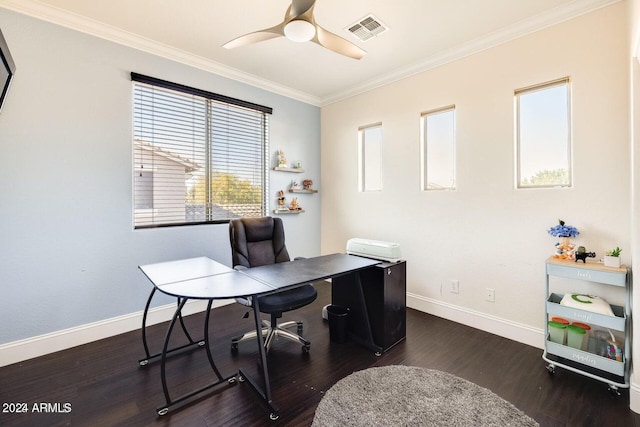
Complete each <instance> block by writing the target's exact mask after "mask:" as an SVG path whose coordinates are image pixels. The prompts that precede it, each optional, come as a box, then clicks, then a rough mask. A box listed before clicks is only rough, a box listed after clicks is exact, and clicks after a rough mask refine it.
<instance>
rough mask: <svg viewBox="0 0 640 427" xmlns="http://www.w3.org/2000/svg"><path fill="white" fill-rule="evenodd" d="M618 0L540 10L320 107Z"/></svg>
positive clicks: (590, 0) (595, 0)
mask: <svg viewBox="0 0 640 427" xmlns="http://www.w3.org/2000/svg"><path fill="white" fill-rule="evenodd" d="M621 1H623V0H574V1H572V2H571V3H568V4H566V5H564V6H559V7H556V8H554V9H551V10H548V11H545V12H542V13H540V14H538V15H536V16H534V17H532V18H528V19H525V20H522V21H519V22H516V23H514V24H513V25H510V26H508V27H506V28H502V29H500V30H498V31H495V32H493V33H489V34H487V35H485V36H482V37H479V38H476V39H475V40H471V41H469V42H467V43H463V44H461V45H458V46H456V47H454V48H452V49H448V50H444V51H441V52H439V53H436V54H435V55H432V56H430V57H429V58H427V59H426V60H424V61H421V62H418V63H416V64H413V65H411V66H409V67H406V68H403V69H398V70H396V71H394V72H392V73H389V74H386V75H383V76H380V77H377V78H375V79H372V80H369V81H366V82H363V83H362V84H361V85H359V86H356V87H353V88H351V89H349V90H348V91H344V92H341V93H336V94H333V95H331V96H329V97H326V98H323V99H322V102H321V106H326V105H329V104H333V103H335V102H339V101H342V100H345V99H347V98H351V97H353V96H356V95H359V94H362V93H364V92H368V91H370V90H373V89H376V88H379V87H382V86H386V85H388V84H391V83H394V82H397V81H399V80H402V79H405V78H407V77H411V76H413V75H416V74H419V73H422V72H424V71H428V70H431V69H434V68H437V67H439V66H442V65H444V64H448V63H450V62H454V61H457V60H460V59H462V58H465V57H467V56H471V55H473V54H475V53H478V52H482V51H483V50H487V49H490V48H492V47H495V46H498V45H500V44H503V43H507V42H510V41H512V40H515V39H518V38H520V37H523V36H526V35H528V34H532V33H535V32H537V31H540V30H543V29H545V28H548V27H551V26H553V25H557V24H560V23H562V22H565V21H568V20H570V19H573V18H576V17H578V16H581V15H584V14H587V13H589V12H593V11H595V10H598V9H601V8H604V7H607V6H610V5H612V4H614V3H619V2H621Z"/></svg>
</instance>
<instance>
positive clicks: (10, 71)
mask: <svg viewBox="0 0 640 427" xmlns="http://www.w3.org/2000/svg"><path fill="white" fill-rule="evenodd" d="M0 59H1V60H2V61H0V62H1V66H0V85H1V89H2V92H1V93H0V111H2V106H3V105H4V100H5V98H6V97H7V92H9V85H10V84H11V80H12V79H13V75H14V73H15V72H16V64H15V63H14V62H13V58H11V53H9V46H7V42H6V40H5V39H4V37H3V35H2V31H0Z"/></svg>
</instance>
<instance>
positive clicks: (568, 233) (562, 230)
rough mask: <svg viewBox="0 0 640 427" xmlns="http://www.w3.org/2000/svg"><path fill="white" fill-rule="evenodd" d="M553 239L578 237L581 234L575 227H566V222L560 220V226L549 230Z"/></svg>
mask: <svg viewBox="0 0 640 427" xmlns="http://www.w3.org/2000/svg"><path fill="white" fill-rule="evenodd" d="M547 233H549V234H550V235H551V236H553V237H576V236H577V235H578V234H580V232H579V231H578V229H577V228H575V227H574V226H573V225H564V221H563V220H561V219H559V220H558V225H556V226H555V227H551V228H550V229H548V230H547Z"/></svg>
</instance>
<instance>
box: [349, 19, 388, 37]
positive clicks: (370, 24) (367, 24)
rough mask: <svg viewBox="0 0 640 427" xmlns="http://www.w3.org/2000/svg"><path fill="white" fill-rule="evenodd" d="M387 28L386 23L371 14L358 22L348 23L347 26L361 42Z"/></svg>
mask: <svg viewBox="0 0 640 427" xmlns="http://www.w3.org/2000/svg"><path fill="white" fill-rule="evenodd" d="M388 29H389V28H388V27H387V26H386V25H384V24H383V23H382V22H380V20H379V19H378V18H376V17H375V16H373V15H367V16H365V17H364V18H362V19H360V20H359V21H358V22H354V23H353V24H351V25H349V27H348V28H347V30H348V31H349V32H350V33H352V34H353V35H354V36H356V37H357V38H358V39H360V40H361V41H363V42H364V41H367V40H369V39H372V38H374V37H376V36H378V35H380V34H382V33H384V32H385V31H387V30H388Z"/></svg>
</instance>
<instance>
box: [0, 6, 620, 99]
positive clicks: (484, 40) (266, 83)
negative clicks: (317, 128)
mask: <svg viewBox="0 0 640 427" xmlns="http://www.w3.org/2000/svg"><path fill="white" fill-rule="evenodd" d="M621 1H624V0H573V1H571V2H570V3H568V4H566V5H564V6H559V7H556V8H554V9H551V10H548V11H546V12H543V13H540V14H538V15H536V16H534V17H532V18H529V19H525V20H523V21H520V22H517V23H515V24H513V25H510V26H508V27H506V28H503V29H501V30H499V31H496V32H493V33H490V34H487V35H485V36H482V37H479V38H477V39H475V40H472V41H469V42H467V43H463V44H461V45H459V46H456V47H454V48H452V49H448V50H444V51H441V52H439V53H437V54H435V55H432V56H430V57H429V58H427V59H426V60H424V61H421V62H418V63H416V64H413V65H411V66H409V67H405V68H402V69H398V70H396V71H394V72H392V73H388V74H385V75H382V76H379V77H377V78H375V79H372V80H368V81H365V82H363V83H362V84H360V85H358V86H355V87H351V88H349V89H348V90H346V91H341V92H336V93H334V94H331V95H329V96H328V97H324V98H319V97H316V96H313V95H311V94H308V93H306V92H302V91H298V90H294V89H292V88H290V87H287V86H284V85H280V84H277V83H275V82H273V81H271V80H267V79H263V78H260V77H258V76H255V75H253V74H249V73H245V72H243V71H240V70H238V69H235V68H232V67H229V66H226V65H224V64H221V63H219V62H216V61H212V60H210V59H207V58H204V57H202V56H198V55H194V54H191V53H189V52H186V51H183V50H180V49H176V48H174V47H171V46H168V45H166V44H162V43H159V42H156V41H154V40H151V39H148V38H145V37H141V36H138V35H135V34H132V33H129V32H127V31H124V30H121V29H119V28H116V27H113V26H110V25H106V24H103V23H101V22H98V21H95V20H92V19H90V18H87V17H84V16H80V15H77V14H74V13H71V12H68V11H65V10H62V9H59V8H55V7H52V6H49V5H45V4H43V3H40V2H38V1H37V0H0V7H3V8H5V9H9V10H13V11H15V12H18V13H21V14H24V15H28V16H31V17H34V18H37V19H40V20H43V21H47V22H51V23H53V24H57V25H60V26H63V27H66V28H70V29H73V30H76V31H80V32H83V33H86V34H90V35H93V36H96V37H99V38H102V39H105V40H109V41H112V42H114V43H118V44H121V45H124V46H128V47H131V48H134V49H138V50H141V51H144V52H147V53H151V54H153V55H156V56H160V57H163V58H166V59H169V60H172V61H176V62H179V63H182V64H185V65H188V66H191V67H194V68H198V69H201V70H204V71H208V72H211V73H214V74H217V75H220V76H222V77H226V78H229V79H231V80H235V81H238V82H241V83H245V84H248V85H251V86H254V87H257V88H259V89H263V90H267V91H270V92H273V93H276V94H279V95H282V96H285V97H288V98H292V99H295V100H298V101H301V102H304V103H307V104H311V105H314V106H319V107H322V106H326V105H329V104H333V103H335V102H339V101H342V100H344V99H347V98H351V97H353V96H356V95H359V94H361V93H364V92H368V91H370V90H373V89H376V88H379V87H382V86H386V85H388V84H391V83H394V82H396V81H399V80H402V79H405V78H407V77H411V76H413V75H416V74H419V73H421V72H424V71H428V70H430V69H433V68H436V67H439V66H442V65H444V64H447V63H450V62H453V61H457V60H459V59H462V58H465V57H467V56H470V55H473V54H475V53H478V52H481V51H483V50H487V49H490V48H492V47H495V46H497V45H500V44H503V43H507V42H509V41H512V40H515V39H517V38H519V37H523V36H526V35H528V34H531V33H534V32H536V31H540V30H542V29H544V28H547V27H550V26H553V25H556V24H559V23H561V22H564V21H568V20H570V19H573V18H576V17H578V16H580V15H584V14H586V13H589V12H592V11H595V10H597V9H601V8H603V7H606V6H609V5H612V4H614V3H619V2H621Z"/></svg>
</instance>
